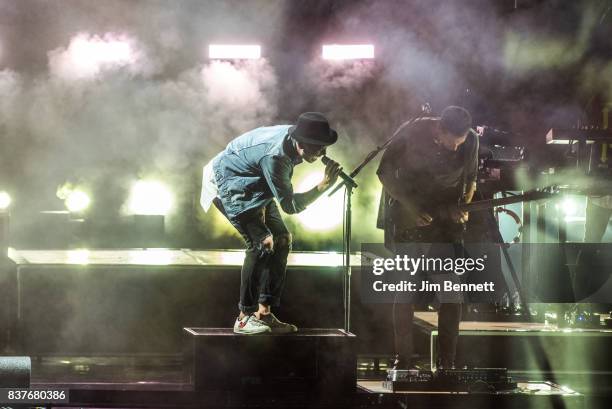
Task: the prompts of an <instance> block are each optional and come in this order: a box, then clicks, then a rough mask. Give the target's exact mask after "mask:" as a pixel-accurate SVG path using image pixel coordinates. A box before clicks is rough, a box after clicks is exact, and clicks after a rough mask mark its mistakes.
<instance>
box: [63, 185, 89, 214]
mask: <svg viewBox="0 0 612 409" xmlns="http://www.w3.org/2000/svg"><path fill="white" fill-rule="evenodd" d="M90 203H91V199H89V196H88V195H87V193H85V192H83V191H82V190H73V191H71V192H70V193H68V195H67V196H66V200H65V201H64V204H65V205H66V209H68V211H70V212H71V213H80V212H82V211H84V210H85V209H87V208H88V207H89V204H90Z"/></svg>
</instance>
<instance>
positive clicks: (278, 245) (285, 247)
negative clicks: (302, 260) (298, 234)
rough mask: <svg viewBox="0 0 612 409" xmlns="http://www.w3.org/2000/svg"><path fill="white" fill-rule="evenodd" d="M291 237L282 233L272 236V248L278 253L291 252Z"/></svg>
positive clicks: (289, 234)
mask: <svg viewBox="0 0 612 409" xmlns="http://www.w3.org/2000/svg"><path fill="white" fill-rule="evenodd" d="M292 245H293V237H292V236H291V233H283V234H279V235H278V236H274V248H275V249H276V250H278V251H291V247H292Z"/></svg>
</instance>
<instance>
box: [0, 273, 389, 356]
mask: <svg viewBox="0 0 612 409" xmlns="http://www.w3.org/2000/svg"><path fill="white" fill-rule="evenodd" d="M359 274H360V270H359V269H358V268H355V269H353V277H352V288H353V294H354V296H353V299H352V317H353V318H352V326H351V332H353V333H356V334H357V335H358V337H359V339H358V341H357V342H358V347H357V348H358V351H359V353H368V354H369V353H390V352H391V351H392V348H393V327H392V325H391V306H390V305H388V304H362V303H361V300H360V296H359V286H358V283H359V282H360V278H359ZM0 282H2V283H4V285H3V286H2V287H0V291H3V292H4V293H6V298H4V299H3V300H2V301H1V302H2V303H3V305H4V304H6V305H7V308H6V309H4V310H3V311H2V315H7V317H6V318H5V319H4V320H3V322H2V323H0V331H2V333H0V350H1V349H3V348H5V347H6V346H7V343H9V342H10V346H11V348H13V349H14V350H18V351H21V352H22V353H24V354H28V355H40V354H49V353H50V354H100V353H102V354H132V353H152V354H176V353H180V352H181V350H182V347H181V344H182V340H181V331H182V328H183V327H189V326H191V327H230V326H232V325H233V320H234V318H235V316H236V314H237V302H238V299H237V297H238V289H239V285H240V270H239V267H237V266H234V267H219V266H210V267H208V266H204V267H195V266H103V265H89V266H79V265H40V264H39V265H27V264H25V265H17V266H14V265H13V266H12V267H11V268H9V269H8V270H7V269H5V270H4V271H0ZM279 311H280V312H279V314H280V316H281V318H283V319H284V320H287V321H291V322H294V323H295V324H296V325H297V326H298V327H300V328H342V327H343V326H344V325H343V306H342V269H341V268H337V267H316V268H310V267H292V266H289V267H288V271H287V281H286V286H285V289H284V292H283V303H282V306H281V307H280V309H279ZM7 338H8V340H7Z"/></svg>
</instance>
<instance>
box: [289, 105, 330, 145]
mask: <svg viewBox="0 0 612 409" xmlns="http://www.w3.org/2000/svg"><path fill="white" fill-rule="evenodd" d="M289 135H291V137H292V138H293V139H295V140H296V141H299V142H304V143H310V144H313V145H332V144H334V143H336V141H337V140H338V132H336V131H335V130H333V129H331V127H330V126H329V121H328V120H327V118H325V116H324V115H323V114H322V113H320V112H304V113H303V114H301V115H300V116H299V117H298V120H297V123H296V124H295V125H294V126H292V127H291V128H289Z"/></svg>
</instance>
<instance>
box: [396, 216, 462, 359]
mask: <svg viewBox="0 0 612 409" xmlns="http://www.w3.org/2000/svg"><path fill="white" fill-rule="evenodd" d="M420 231H421V232H422V236H421V237H419V240H418V241H419V242H423V243H457V242H460V241H461V236H460V232H459V230H458V229H457V228H456V226H430V228H427V229H420ZM396 239H397V240H395V243H394V244H395V245H396V246H394V247H395V249H394V250H398V249H399V246H400V245H401V243H400V240H401V239H400V238H396ZM426 256H431V255H430V254H428V255H426ZM461 308H462V304H459V303H440V306H439V308H438V338H437V349H438V362H437V363H438V365H439V366H443V367H450V366H452V365H453V364H454V362H455V355H456V352H457V338H458V337H459V322H460V321H461ZM413 321H414V304H410V303H395V304H394V305H393V325H394V344H395V353H396V354H398V355H399V356H400V362H401V363H402V365H403V366H406V367H408V366H410V365H411V359H412V354H413V350H414V342H413V329H414V323H413Z"/></svg>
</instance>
